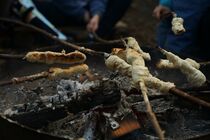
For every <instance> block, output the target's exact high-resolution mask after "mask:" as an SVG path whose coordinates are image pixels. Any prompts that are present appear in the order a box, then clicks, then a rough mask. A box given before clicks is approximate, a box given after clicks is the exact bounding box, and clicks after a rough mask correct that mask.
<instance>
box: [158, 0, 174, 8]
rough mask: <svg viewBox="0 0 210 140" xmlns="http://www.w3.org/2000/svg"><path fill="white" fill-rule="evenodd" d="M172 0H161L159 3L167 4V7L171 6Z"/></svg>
mask: <svg viewBox="0 0 210 140" xmlns="http://www.w3.org/2000/svg"><path fill="white" fill-rule="evenodd" d="M171 3H172V2H171V0H160V2H159V4H160V5H163V6H166V7H169V8H170V7H171Z"/></svg>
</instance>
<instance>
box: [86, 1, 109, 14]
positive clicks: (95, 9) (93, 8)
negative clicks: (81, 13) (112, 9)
mask: <svg viewBox="0 0 210 140" xmlns="http://www.w3.org/2000/svg"><path fill="white" fill-rule="evenodd" d="M107 1H108V0H91V1H90V13H91V15H92V16H95V15H99V16H100V17H101V16H102V15H103V13H104V12H105V10H106V6H107Z"/></svg>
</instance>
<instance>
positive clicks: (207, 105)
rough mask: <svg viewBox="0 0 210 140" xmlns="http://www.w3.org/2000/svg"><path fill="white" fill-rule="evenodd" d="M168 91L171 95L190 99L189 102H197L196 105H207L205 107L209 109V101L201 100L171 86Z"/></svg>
mask: <svg viewBox="0 0 210 140" xmlns="http://www.w3.org/2000/svg"><path fill="white" fill-rule="evenodd" d="M169 92H170V93H171V94H173V95H177V96H180V97H182V98H184V99H187V100H189V101H191V102H194V103H196V104H198V105H201V106H203V107H207V108H209V109H210V103H209V102H206V101H204V100H201V99H199V98H197V97H194V96H192V95H189V94H187V93H186V92H184V91H181V90H179V89H177V88H171V89H170V91H169Z"/></svg>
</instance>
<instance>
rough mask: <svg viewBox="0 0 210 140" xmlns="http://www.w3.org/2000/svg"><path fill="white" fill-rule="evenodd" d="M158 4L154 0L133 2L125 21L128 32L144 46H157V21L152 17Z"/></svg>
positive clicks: (135, 0) (134, 0) (136, 0)
mask: <svg viewBox="0 0 210 140" xmlns="http://www.w3.org/2000/svg"><path fill="white" fill-rule="evenodd" d="M156 5H157V3H156V2H155V1H154V0H133V3H132V5H131V7H130V9H129V11H128V12H127V14H126V16H125V17H124V18H123V21H125V23H127V25H128V32H129V33H130V34H131V35H132V36H133V37H136V38H137V40H138V41H139V43H140V44H142V45H155V32H156V26H157V20H156V19H155V18H154V17H153V16H152V12H153V9H154V8H155V6H156Z"/></svg>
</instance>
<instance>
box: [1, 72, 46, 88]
mask: <svg viewBox="0 0 210 140" xmlns="http://www.w3.org/2000/svg"><path fill="white" fill-rule="evenodd" d="M48 75H49V72H47V71H44V72H41V73H37V74H33V75H29V76H23V77H14V78H12V79H11V80H9V81H3V82H0V86H6V85H10V84H19V83H23V82H26V81H34V80H38V79H42V78H46V77H48Z"/></svg>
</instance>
